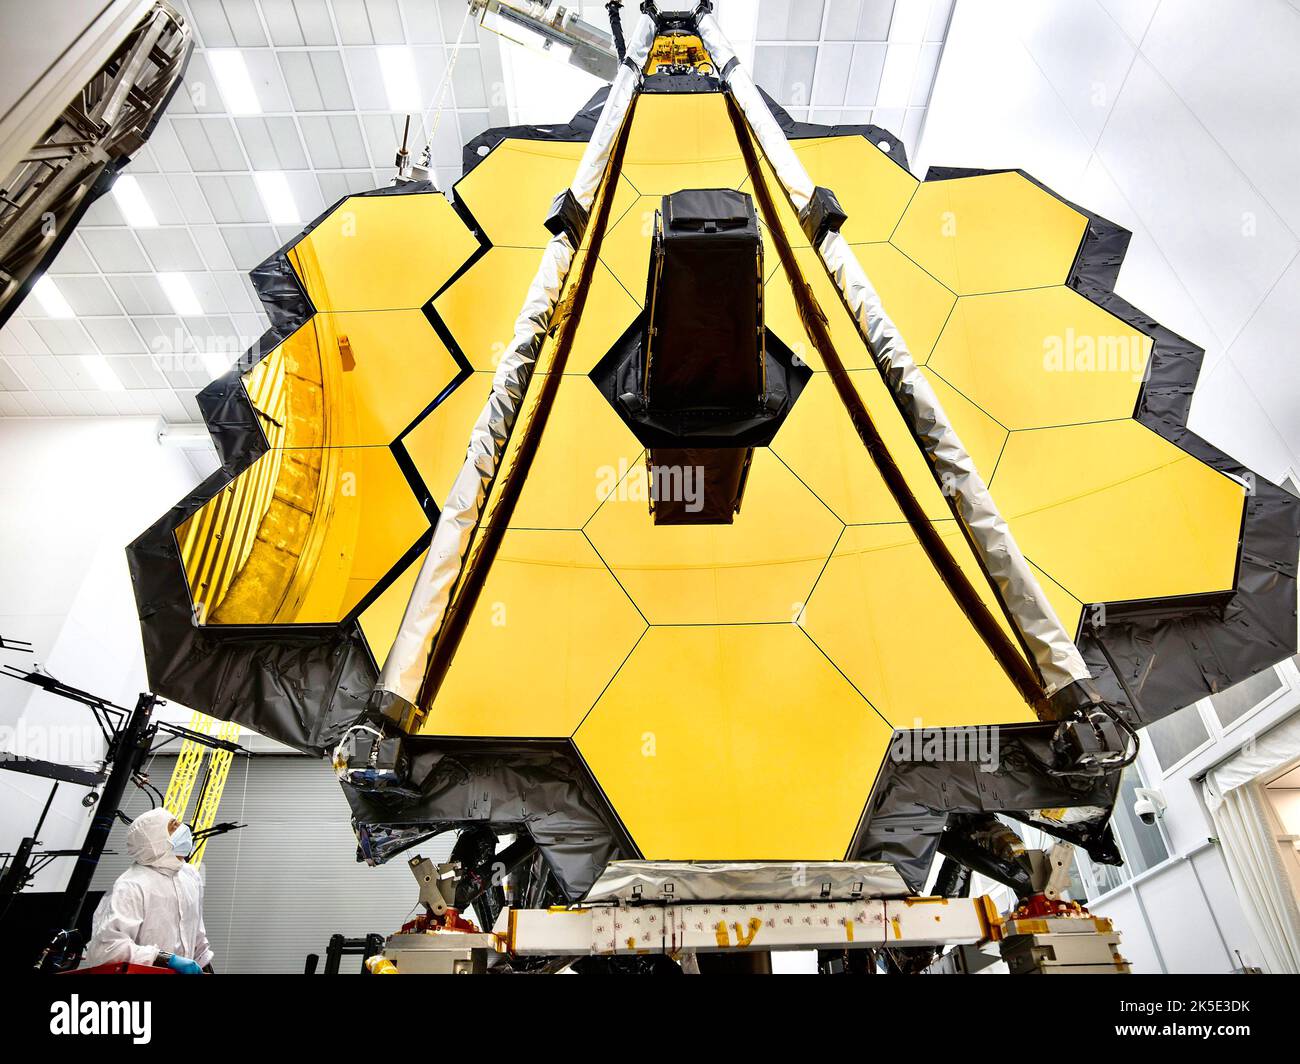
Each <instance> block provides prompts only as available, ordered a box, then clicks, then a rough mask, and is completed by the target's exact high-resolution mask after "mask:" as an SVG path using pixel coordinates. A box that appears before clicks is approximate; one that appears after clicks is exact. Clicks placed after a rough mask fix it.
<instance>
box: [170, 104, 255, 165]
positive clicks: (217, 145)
mask: <svg viewBox="0 0 1300 1064" xmlns="http://www.w3.org/2000/svg"><path fill="white" fill-rule="evenodd" d="M172 128H173V129H174V130H175V132H176V137H177V139H178V140H179V141H180V144H181V147H182V148H183V149H184V151H185V157H186V158H187V159H188V160H189V163H190V169H192V170H194V171H196V172H199V173H210V172H212V171H216V170H245V169H247V168H248V165H247V162H246V160H245V159H244V153H243V151H242V150H241V149H240V146H239V138H238V137H237V136H236V135H235V127H234V126H233V125H232V124H231V121H230V119H229V118H177V119H173V120H172Z"/></svg>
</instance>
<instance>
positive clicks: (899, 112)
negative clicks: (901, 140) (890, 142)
mask: <svg viewBox="0 0 1300 1064" xmlns="http://www.w3.org/2000/svg"><path fill="white" fill-rule="evenodd" d="M906 120H907V108H905V107H877V108H876V109H875V110H873V111H872V112H871V121H872V123H873V124H875V125H877V126H880V127H881V128H882V129H887V130H889V132H891V133H892V134H894V136H896V137H899V136H902V133H903V123H904V122H905V121H906Z"/></svg>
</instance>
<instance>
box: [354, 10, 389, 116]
mask: <svg viewBox="0 0 1300 1064" xmlns="http://www.w3.org/2000/svg"><path fill="white" fill-rule="evenodd" d="M357 2H358V4H360V0H357ZM343 54H344V55H345V56H346V57H347V63H348V78H349V80H350V81H351V83H352V96H353V99H354V101H355V102H356V106H357V110H359V111H387V110H388V93H387V92H386V91H385V89H384V77H383V74H382V73H380V70H379V53H378V52H376V51H375V50H374V49H373V48H348V49H346V50H345V51H344V53H343Z"/></svg>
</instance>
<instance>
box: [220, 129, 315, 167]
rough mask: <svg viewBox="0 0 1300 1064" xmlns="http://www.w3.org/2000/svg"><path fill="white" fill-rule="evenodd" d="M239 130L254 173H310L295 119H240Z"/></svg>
mask: <svg viewBox="0 0 1300 1064" xmlns="http://www.w3.org/2000/svg"><path fill="white" fill-rule="evenodd" d="M235 128H236V129H237V130H238V131H239V137H240V139H241V140H242V141H243V142H244V151H245V152H246V153H247V155H248V161H249V164H250V165H251V166H252V167H253V169H254V170H302V169H306V167H307V154H306V152H304V151H303V148H302V141H301V139H300V138H299V136H298V125H297V123H296V122H295V121H294V120H293V119H292V118H288V117H277V118H236V119H235Z"/></svg>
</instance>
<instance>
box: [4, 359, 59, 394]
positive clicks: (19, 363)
mask: <svg viewBox="0 0 1300 1064" xmlns="http://www.w3.org/2000/svg"><path fill="white" fill-rule="evenodd" d="M45 357H46V360H47V361H48V360H50V359H51V358H52V357H53V356H49V355H47V356H45ZM3 367H4V369H3V372H0V383H3V384H4V390H5V391H7V392H22V391H28V392H36V391H41V390H42V389H47V388H57V387H58V385H57V384H52V383H51V382H50V380H49V379H48V378H47V377H46V376H45V374H44V373H43V372H42V371H41V369H40V367H39V366H38V365H37V361H36V359H34V358H31V357H29V356H27V355H11V356H10V357H9V358H7V359H5V360H4V362H3Z"/></svg>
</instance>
